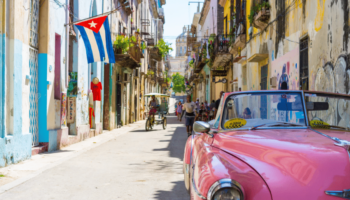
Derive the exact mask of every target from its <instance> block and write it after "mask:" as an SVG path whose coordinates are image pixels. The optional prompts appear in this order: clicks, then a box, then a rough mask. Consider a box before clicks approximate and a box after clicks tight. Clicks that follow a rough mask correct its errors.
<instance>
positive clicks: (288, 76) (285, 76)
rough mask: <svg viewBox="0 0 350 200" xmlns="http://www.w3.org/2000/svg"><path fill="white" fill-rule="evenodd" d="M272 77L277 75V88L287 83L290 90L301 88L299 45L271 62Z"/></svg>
mask: <svg viewBox="0 0 350 200" xmlns="http://www.w3.org/2000/svg"><path fill="white" fill-rule="evenodd" d="M271 77H277V88H276V89H281V86H282V84H283V83H284V82H285V83H287V89H288V90H298V89H299V86H298V85H299V47H298V48H295V49H294V50H292V51H290V52H288V53H286V54H285V55H283V56H282V57H280V58H278V59H277V60H274V61H272V62H271Z"/></svg>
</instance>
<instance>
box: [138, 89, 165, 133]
mask: <svg viewBox="0 0 350 200" xmlns="http://www.w3.org/2000/svg"><path fill="white" fill-rule="evenodd" d="M144 97H145V103H146V106H145V107H146V108H147V109H146V113H147V114H148V117H147V120H146V125H145V128H146V131H150V130H152V129H153V127H154V125H163V129H164V130H165V129H166V125H167V118H166V115H167V114H168V109H169V106H168V104H169V95H167V94H160V93H149V94H146V95H145V96H144ZM153 97H154V99H155V101H156V102H154V101H152V100H153Z"/></svg>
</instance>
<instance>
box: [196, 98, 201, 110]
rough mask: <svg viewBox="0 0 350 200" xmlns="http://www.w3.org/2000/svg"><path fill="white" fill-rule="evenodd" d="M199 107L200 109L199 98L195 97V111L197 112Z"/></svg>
mask: <svg viewBox="0 0 350 200" xmlns="http://www.w3.org/2000/svg"><path fill="white" fill-rule="evenodd" d="M199 109H200V105H199V99H198V98H197V101H196V112H198V111H199Z"/></svg>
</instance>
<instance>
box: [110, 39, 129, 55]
mask: <svg viewBox="0 0 350 200" xmlns="http://www.w3.org/2000/svg"><path fill="white" fill-rule="evenodd" d="M114 49H115V51H116V54H124V53H126V52H127V51H128V49H129V39H128V38H127V37H126V36H125V35H118V36H117V38H116V40H115V42H114Z"/></svg>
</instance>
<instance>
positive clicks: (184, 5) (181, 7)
mask: <svg viewBox="0 0 350 200" xmlns="http://www.w3.org/2000/svg"><path fill="white" fill-rule="evenodd" d="M189 2H204V0H166V4H165V5H164V6H163V8H164V15H165V24H164V36H163V37H164V41H166V42H169V43H172V48H173V49H174V50H173V51H172V52H171V55H172V56H175V39H176V37H177V36H179V35H180V34H181V33H182V28H183V27H184V26H185V25H186V26H187V25H190V24H192V20H193V14H194V13H196V12H197V7H198V3H191V4H190V5H188V3H189ZM200 5H201V7H200V10H201V9H202V6H203V3H201V4H200Z"/></svg>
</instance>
